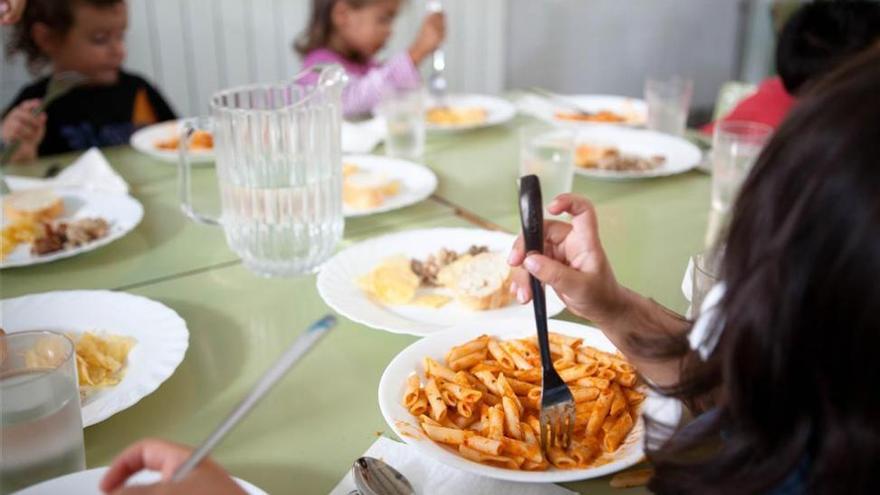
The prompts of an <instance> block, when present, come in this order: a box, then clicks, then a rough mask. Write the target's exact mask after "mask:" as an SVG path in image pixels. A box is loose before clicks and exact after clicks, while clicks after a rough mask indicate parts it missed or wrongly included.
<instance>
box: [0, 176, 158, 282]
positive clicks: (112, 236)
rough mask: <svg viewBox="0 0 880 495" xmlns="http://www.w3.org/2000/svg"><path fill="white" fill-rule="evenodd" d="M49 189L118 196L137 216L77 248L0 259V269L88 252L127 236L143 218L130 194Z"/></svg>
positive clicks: (60, 190)
mask: <svg viewBox="0 0 880 495" xmlns="http://www.w3.org/2000/svg"><path fill="white" fill-rule="evenodd" d="M50 189H52V191H53V192H54V193H55V194H57V195H58V196H63V194H64V192H65V191H66V192H67V193H68V194H70V193H74V194H76V195H80V196H87V197H89V198H91V197H94V196H103V197H105V198H119V199H122V200H123V201H127V202H129V206H131V207H133V208H134V209H135V211H136V215H137V218H136V219H135V220H134V222H133V223H132V224H131V225H130V226H129V227H128V228H123V229H122V230H121V231H119V232H116V233H113V232H110V233H108V234H107V235H106V236H104V237H102V238H100V239H97V240H94V241H92V242H90V243H88V244H84V245H82V246H80V247H77V248H74V249H63V250H61V251H56V252H54V253H49V254H48V255H44V256H38V257H33V256H31V257H30V258H28V259H24V260H20V261H12V262H10V261H8V260H0V270H5V269H8V268H20V267H25V266H33V265H42V264H44V263H52V262H54V261H58V260H62V259H66V258H72V257H74V256H78V255H80V254H85V253H88V252H91V251H96V250H98V249H99V248H102V247H104V246H107V245H108V244H111V243H113V242H115V241H118V240H119V239H122V238H123V237H125V236H127V235H128V234H130V233H131V232H133V231H134V230H135V229H136V228H137V227H138V225H140V224H141V222H142V221H143V219H144V205H143V204H142V203H141V202H140V201H139V200H138V199H137V198H135V197H134V196H132V195H131V194H126V193H108V192H103V191H91V190H88V189H84V188H78V187H52V188H50Z"/></svg>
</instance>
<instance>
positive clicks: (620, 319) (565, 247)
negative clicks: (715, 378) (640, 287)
mask: <svg viewBox="0 0 880 495" xmlns="http://www.w3.org/2000/svg"><path fill="white" fill-rule="evenodd" d="M547 208H548V210H549V211H550V213H552V214H554V215H558V214H560V213H570V214H571V216H572V219H571V223H570V224H568V223H564V222H558V221H548V222H546V223H545V227H544V254H543V255H539V254H536V253H531V254H529V253H526V252H525V249H524V245H523V240H522V237H521V236H520V237H519V238H517V240H516V243H515V244H514V246H513V250H512V251H511V253H510V258H509V260H508V261H509V263H510V264H511V265H512V266H514V267H520V266H522V267H523V268H525V270H526V271H527V272H528V273H526V271H523V270H516V271H515V274H514V282H513V284H512V290H514V291H516V294H517V300H518V301H519V302H520V303H522V304H525V303H527V302H528V301H530V300H531V292H530V289H529V284H528V274H532V275H534V276H535V277H536V278H538V279H539V280H541V281H542V282H544V283H546V284H547V285H549V286H551V287H553V288H554V289H555V290H556V292H557V293H558V294H559V295H560V297H561V298H562V300H563V301H564V302H565V305H566V307H568V309H569V310H570V311H572V312H573V313H575V314H576V315H578V316H580V317H582V318H586V319H589V320H591V321H592V322H593V323H595V324H596V326H598V327H599V328H600V329H601V330H602V331H603V332H604V333H605V335H606V336H607V337H608V338H609V339H610V340H611V341H612V342H613V343H614V345H616V346H617V348H618V349H620V351H621V352H623V353H624V355H626V357H627V359H629V361H630V362H631V363H632V364H633V365H634V366H635V367H636V368H638V370H639V372H640V373H641V374H642V375H643V376H645V377H646V378H647V379H649V380H651V381H652V382H654V383H655V384H657V385H661V386H664V385H673V384H675V383H677V382H678V377H679V376H678V375H679V369H680V366H681V360H682V358H683V357H684V356H683V355H676V356H673V357H670V356H659V355H658V354H659V353H652V352H651V351H650V350H649V349H646V346H647V345H648V344H650V343H651V342H653V341H659V340H665V339H668V338H672V339H679V338H681V339H683V337H684V336H685V335H686V334H687V333H688V331H689V330H690V322H688V321H687V320H685V319H684V318H682V317H680V316H679V315H677V314H675V313H674V312H672V311H670V310H668V309H666V308H664V307H663V306H661V305H660V304H657V303H656V302H654V301H653V300H651V299H648V298H646V297H644V296H642V295H639V294H637V293H635V292H633V291H631V290H629V289H627V288H625V287H623V286H621V285H620V284H619V283H618V282H617V280H616V279H615V277H614V273H613V271H612V269H611V265H610V264H609V263H608V259H607V257H606V256H605V251H604V249H603V248H602V244H601V242H600V240H599V231H598V225H597V221H596V213H595V210H594V209H593V205H592V204H590V202H589V201H587V200H586V199H584V198H580V197H577V196H574V195H571V194H562V195H560V196H558V197H557V198H556V199H555V200H554V201H553V202H552V203H550V204H549V205H548V206H547Z"/></svg>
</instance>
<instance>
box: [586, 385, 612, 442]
mask: <svg viewBox="0 0 880 495" xmlns="http://www.w3.org/2000/svg"><path fill="white" fill-rule="evenodd" d="M612 402H614V391H612V390H611V389H610V388H606V389H605V390H603V391H602V393H601V394H599V398H598V399H596V406H595V407H594V408H593V412H592V413H591V414H590V419H589V421H588V422H587V434H588V435H595V434H596V433H598V432H599V429H600V428H601V427H602V423H604V422H605V417H606V416H608V411H609V410H610V409H611V403H612Z"/></svg>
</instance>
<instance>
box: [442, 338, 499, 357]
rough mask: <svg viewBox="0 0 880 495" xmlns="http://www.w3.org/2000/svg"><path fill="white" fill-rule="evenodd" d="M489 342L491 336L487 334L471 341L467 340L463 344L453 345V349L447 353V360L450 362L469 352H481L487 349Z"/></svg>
mask: <svg viewBox="0 0 880 495" xmlns="http://www.w3.org/2000/svg"><path fill="white" fill-rule="evenodd" d="M488 343H489V337H488V336H487V335H480V336H479V337H477V338H475V339H474V340H471V341H470V342H466V343H464V344H462V345H459V346H456V347H453V348H452V349H450V351H449V353H448V354H446V362H447V363H449V362H452V361H455V360H457V359H460V358H462V357H464V356H467V355H469V354H473V353H475V352H480V351H482V350H484V349H486V345H487V344H488Z"/></svg>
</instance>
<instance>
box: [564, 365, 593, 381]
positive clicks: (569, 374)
mask: <svg viewBox="0 0 880 495" xmlns="http://www.w3.org/2000/svg"><path fill="white" fill-rule="evenodd" d="M559 377H560V378H562V381H564V382H566V383H568V382H573V381H575V380H578V379H581V378H586V377H587V365H586V364H578V365H576V366H572V367H571V368H567V369H564V370H562V371H560V372H559Z"/></svg>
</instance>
